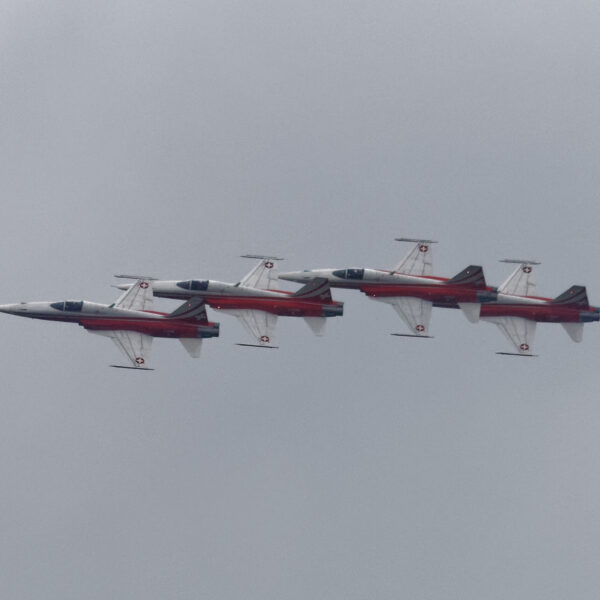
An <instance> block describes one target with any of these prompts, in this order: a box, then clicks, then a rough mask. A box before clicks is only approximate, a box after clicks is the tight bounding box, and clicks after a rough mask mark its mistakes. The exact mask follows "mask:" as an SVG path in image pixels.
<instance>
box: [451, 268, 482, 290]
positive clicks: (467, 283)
mask: <svg viewBox="0 0 600 600" xmlns="http://www.w3.org/2000/svg"><path fill="white" fill-rule="evenodd" d="M446 283H447V284H448V285H460V286H464V287H470V288H482V289H485V288H486V283H485V277H484V275H483V267H480V266H478V265H469V266H468V267H467V268H466V269H463V270H462V271H461V272H460V273H458V274H457V275H455V276H454V277H453V278H452V279H449V280H448V281H447V282H446Z"/></svg>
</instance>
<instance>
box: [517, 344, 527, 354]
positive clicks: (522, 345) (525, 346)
mask: <svg viewBox="0 0 600 600" xmlns="http://www.w3.org/2000/svg"><path fill="white" fill-rule="evenodd" d="M519 348H520V349H521V350H522V351H523V352H527V350H529V344H521V345H520V346H519Z"/></svg>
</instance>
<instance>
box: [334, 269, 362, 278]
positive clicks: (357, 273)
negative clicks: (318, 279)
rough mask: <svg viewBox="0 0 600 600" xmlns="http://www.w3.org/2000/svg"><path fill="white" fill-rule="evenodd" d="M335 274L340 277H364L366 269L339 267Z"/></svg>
mask: <svg viewBox="0 0 600 600" xmlns="http://www.w3.org/2000/svg"><path fill="white" fill-rule="evenodd" d="M333 275H335V276H336V277H339V278H340V279H362V278H363V277H364V275H365V270H364V269H338V270H337V271H333Z"/></svg>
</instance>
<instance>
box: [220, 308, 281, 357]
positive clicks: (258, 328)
mask: <svg viewBox="0 0 600 600" xmlns="http://www.w3.org/2000/svg"><path fill="white" fill-rule="evenodd" d="M221 312H227V313H229V314H231V315H233V316H235V317H237V318H238V319H239V320H240V321H241V323H242V325H243V326H244V327H245V328H246V331H248V333H249V334H250V336H251V337H252V340H253V341H254V344H240V345H242V346H261V347H264V348H276V347H277V346H273V345H272V342H273V336H274V333H275V326H276V324H277V315H273V314H271V313H268V312H265V311H264V310H250V309H241V310H231V309H222V310H221Z"/></svg>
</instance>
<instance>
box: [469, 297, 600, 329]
mask: <svg viewBox="0 0 600 600" xmlns="http://www.w3.org/2000/svg"><path fill="white" fill-rule="evenodd" d="M480 317H481V318H486V317H488V318H490V317H521V318H522V319H529V320H530V321H536V322H539V323H590V322H593V321H600V309H599V308H596V307H594V306H577V305H574V304H560V303H555V302H554V301H553V299H552V298H541V297H536V296H515V295H511V294H498V301H497V302H490V303H486V304H483V305H482V306H481V313H480Z"/></svg>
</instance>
